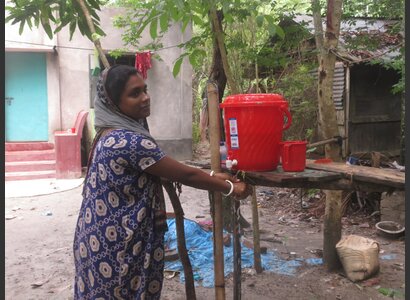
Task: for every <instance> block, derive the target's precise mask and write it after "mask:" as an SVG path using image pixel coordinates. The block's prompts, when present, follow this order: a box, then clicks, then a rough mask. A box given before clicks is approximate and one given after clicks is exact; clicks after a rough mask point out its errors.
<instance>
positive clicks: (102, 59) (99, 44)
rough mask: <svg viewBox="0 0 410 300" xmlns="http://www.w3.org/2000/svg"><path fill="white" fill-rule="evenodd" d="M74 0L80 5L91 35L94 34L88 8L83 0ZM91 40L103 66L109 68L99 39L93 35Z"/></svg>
mask: <svg viewBox="0 0 410 300" xmlns="http://www.w3.org/2000/svg"><path fill="white" fill-rule="evenodd" d="M76 1H77V2H78V4H79V5H80V7H81V9H82V11H83V13H84V16H85V19H86V20H87V25H88V28H89V29H90V32H91V35H93V34H95V33H96V32H95V27H94V23H93V20H92V18H91V15H90V12H89V11H88V8H87V6H86V5H85V3H84V0H76ZM93 42H94V45H95V48H96V49H97V51H98V54H99V56H100V59H101V61H102V63H103V65H104V67H105V68H109V67H110V63H109V62H108V60H107V57H106V56H105V53H104V51H103V49H102V47H101V43H100V39H99V38H94V37H93Z"/></svg>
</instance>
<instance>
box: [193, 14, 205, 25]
mask: <svg viewBox="0 0 410 300" xmlns="http://www.w3.org/2000/svg"><path fill="white" fill-rule="evenodd" d="M192 19H193V20H194V23H195V24H197V25H202V24H204V21H203V20H202V19H201V18H200V17H199V16H197V15H193V16H192Z"/></svg>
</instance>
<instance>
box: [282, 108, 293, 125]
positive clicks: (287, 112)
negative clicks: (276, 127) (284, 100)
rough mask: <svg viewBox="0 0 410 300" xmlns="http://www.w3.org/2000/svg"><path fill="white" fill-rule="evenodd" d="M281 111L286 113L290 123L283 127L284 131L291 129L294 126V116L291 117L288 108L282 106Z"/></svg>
mask: <svg viewBox="0 0 410 300" xmlns="http://www.w3.org/2000/svg"><path fill="white" fill-rule="evenodd" d="M281 110H282V111H283V112H284V113H285V115H286V117H287V118H288V121H287V122H286V124H285V125H284V126H283V130H287V129H289V127H290V125H292V116H291V115H290V112H289V111H288V109H287V108H286V106H281Z"/></svg>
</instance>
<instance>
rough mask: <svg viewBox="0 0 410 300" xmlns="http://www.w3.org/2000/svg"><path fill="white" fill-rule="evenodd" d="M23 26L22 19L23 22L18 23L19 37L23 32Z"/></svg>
mask: <svg viewBox="0 0 410 300" xmlns="http://www.w3.org/2000/svg"><path fill="white" fill-rule="evenodd" d="M24 24H25V21H24V19H23V21H21V23H20V28H19V35H21V34H22V33H23V30H24Z"/></svg>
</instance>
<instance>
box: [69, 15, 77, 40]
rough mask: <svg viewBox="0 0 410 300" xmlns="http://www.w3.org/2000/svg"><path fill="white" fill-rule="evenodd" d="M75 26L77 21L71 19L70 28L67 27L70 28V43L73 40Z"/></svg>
mask: <svg viewBox="0 0 410 300" xmlns="http://www.w3.org/2000/svg"><path fill="white" fill-rule="evenodd" d="M76 25H77V20H76V19H73V20H72V22H71V23H70V27H69V28H70V41H71V39H72V38H73V34H74V31H75V27H76Z"/></svg>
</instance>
